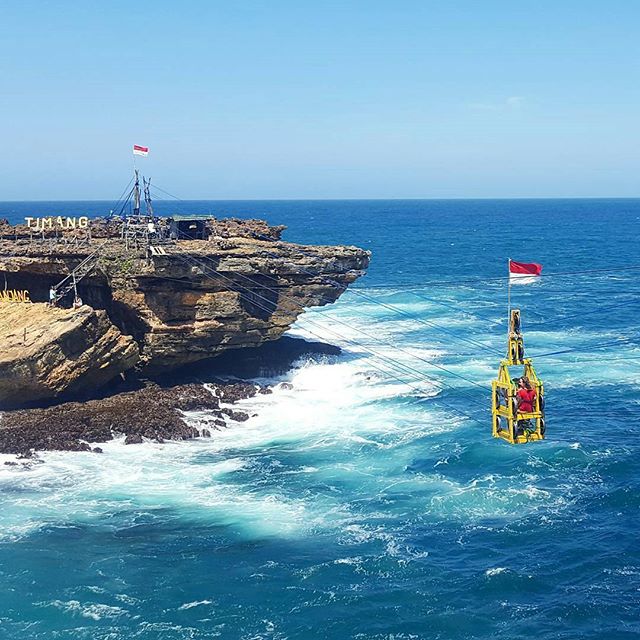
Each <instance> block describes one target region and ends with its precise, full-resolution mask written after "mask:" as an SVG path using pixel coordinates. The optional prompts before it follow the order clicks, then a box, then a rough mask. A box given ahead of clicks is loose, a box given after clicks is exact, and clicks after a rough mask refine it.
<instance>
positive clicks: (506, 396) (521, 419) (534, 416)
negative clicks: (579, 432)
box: [491, 309, 545, 444]
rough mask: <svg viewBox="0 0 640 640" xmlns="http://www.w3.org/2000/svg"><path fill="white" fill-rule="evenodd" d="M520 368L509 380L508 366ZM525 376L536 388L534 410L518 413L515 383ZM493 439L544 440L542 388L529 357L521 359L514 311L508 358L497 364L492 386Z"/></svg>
mask: <svg viewBox="0 0 640 640" xmlns="http://www.w3.org/2000/svg"><path fill="white" fill-rule="evenodd" d="M513 366H522V367H523V372H522V374H521V376H517V377H515V378H512V377H511V374H510V372H509V367H513ZM520 377H527V378H528V379H529V382H530V383H531V388H532V389H535V392H536V394H535V399H534V401H533V411H529V412H526V413H524V412H519V411H518V398H517V393H518V380H519V379H520ZM491 386H492V391H493V393H492V399H491V414H492V418H493V437H494V438H502V439H503V440H506V441H507V442H509V443H511V444H524V443H525V442H533V441H535V440H544V434H545V423H544V386H543V384H542V381H541V380H540V379H539V378H538V376H537V374H536V371H535V369H534V368H533V363H532V362H531V358H525V357H524V340H523V338H522V332H521V330H520V311H519V310H518V309H513V310H512V311H511V316H510V318H509V340H508V346H507V358H506V359H505V360H502V361H501V362H500V368H499V369H498V379H497V380H494V381H493V382H492V383H491Z"/></svg>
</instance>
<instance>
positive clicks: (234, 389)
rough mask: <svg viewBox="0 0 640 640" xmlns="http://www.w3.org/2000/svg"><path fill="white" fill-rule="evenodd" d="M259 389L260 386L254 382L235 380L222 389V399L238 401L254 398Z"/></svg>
mask: <svg viewBox="0 0 640 640" xmlns="http://www.w3.org/2000/svg"><path fill="white" fill-rule="evenodd" d="M257 391H258V387H257V386H256V385H254V384H248V383H246V382H234V383H230V384H227V385H225V386H224V387H222V388H221V389H220V399H221V400H223V401H224V402H238V400H246V399H247V398H253V396H255V395H256V392H257Z"/></svg>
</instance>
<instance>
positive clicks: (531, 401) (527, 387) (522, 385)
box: [516, 376, 536, 433]
mask: <svg viewBox="0 0 640 640" xmlns="http://www.w3.org/2000/svg"><path fill="white" fill-rule="evenodd" d="M535 402H536V390H535V389H534V388H533V387H532V386H531V382H530V381H529V378H527V376H522V378H520V380H518V391H517V393H516V403H517V404H516V413H517V414H521V413H531V412H533V411H534V410H535ZM530 425H531V421H530V420H529V419H524V420H523V419H520V420H518V432H519V433H522V432H523V431H524V429H526V428H528V427H530Z"/></svg>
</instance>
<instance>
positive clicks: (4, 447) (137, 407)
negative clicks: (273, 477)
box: [0, 383, 257, 458]
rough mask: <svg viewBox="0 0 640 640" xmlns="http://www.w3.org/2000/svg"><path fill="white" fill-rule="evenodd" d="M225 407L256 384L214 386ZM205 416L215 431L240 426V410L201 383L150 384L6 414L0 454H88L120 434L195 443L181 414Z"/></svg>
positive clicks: (136, 438)
mask: <svg viewBox="0 0 640 640" xmlns="http://www.w3.org/2000/svg"><path fill="white" fill-rule="evenodd" d="M214 390H215V391H216V392H217V394H218V395H219V396H221V397H224V402H226V403H232V402H235V401H236V400H237V399H244V398H249V397H251V396H253V395H255V394H256V393H257V387H256V385H252V384H247V383H233V384H229V385H224V384H216V386H215V387H214ZM205 410H206V411H209V412H211V413H212V414H213V416H214V419H215V421H214V424H215V425H216V426H226V423H225V422H224V415H228V416H229V417H230V418H231V419H233V420H235V421H238V422H242V421H245V420H247V419H248V417H249V416H248V415H247V414H246V413H245V412H243V411H235V410H233V409H229V408H226V407H225V408H224V409H221V408H220V400H219V399H218V397H216V396H215V395H214V394H213V393H212V392H211V391H210V390H209V389H207V388H206V387H205V386H203V385H202V384H184V385H177V386H173V387H160V386H158V385H152V386H148V387H145V388H143V389H139V390H137V391H129V392H125V393H119V394H116V395H113V396H110V397H107V398H101V399H97V400H88V401H87V402H83V403H81V402H67V403H64V404H60V405H57V406H54V407H47V408H44V409H21V410H17V411H8V412H5V413H3V414H2V416H1V419H0V453H15V454H20V456H19V457H23V458H29V457H31V456H32V455H33V451H34V450H35V451H38V450H43V451H47V450H48V451H91V446H90V445H89V444H88V443H93V442H106V441H108V440H111V439H113V437H114V436H115V435H118V434H125V436H126V439H125V442H126V443H127V444H133V443H139V442H142V441H143V438H148V439H150V440H154V441H156V442H164V441H165V440H186V439H190V438H197V437H198V436H199V435H200V432H199V431H198V429H196V428H194V427H192V426H190V425H188V424H187V423H186V422H185V420H184V414H183V413H182V412H184V411H205Z"/></svg>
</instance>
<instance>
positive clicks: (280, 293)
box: [179, 256, 488, 393]
mask: <svg viewBox="0 0 640 640" xmlns="http://www.w3.org/2000/svg"><path fill="white" fill-rule="evenodd" d="M179 257H180V258H182V259H185V260H187V261H189V262H191V264H193V263H195V264H196V266H200V268H202V267H203V266H204V269H205V270H207V267H206V265H203V264H202V263H201V262H200V261H199V260H196V259H193V258H187V257H186V256H179ZM209 271H211V272H212V273H214V274H215V275H216V276H217V277H220V278H223V279H224V280H227V281H228V282H230V283H231V284H232V285H235V286H238V287H240V288H241V289H245V290H246V288H245V287H243V286H242V285H240V284H239V283H237V282H235V281H234V280H232V279H231V278H228V277H226V276H224V275H222V274H221V273H220V272H219V271H215V270H214V269H212V268H209ZM235 275H237V276H240V277H243V278H245V279H248V278H247V277H246V276H244V275H243V274H240V273H236V274H235ZM264 289H266V290H270V291H271V292H272V293H275V294H276V295H277V296H279V297H280V298H284V299H288V300H291V302H293V303H294V304H295V305H296V306H298V307H299V308H301V309H302V310H303V311H304V310H305V307H304V306H303V305H302V304H300V303H299V302H298V301H296V300H294V299H292V298H290V297H288V296H286V295H285V294H283V293H282V292H279V291H275V290H273V289H269V288H268V287H264ZM252 295H253V296H257V297H259V298H261V299H263V300H265V301H266V302H267V304H269V305H271V308H265V307H264V306H261V305H259V304H257V303H255V301H253V300H251V302H252V304H256V306H258V307H259V308H261V309H262V310H263V311H266V312H267V313H270V314H272V313H273V312H274V310H275V308H274V302H273V301H271V300H269V299H268V298H265V297H264V296H261V295H259V294H257V293H253V294H252ZM307 320H308V321H310V319H307ZM332 320H333V321H334V322H338V323H339V324H343V325H345V326H346V327H348V328H349V329H352V330H354V331H357V332H358V333H361V334H363V335H365V336H367V337H368V338H370V339H373V340H374V341H377V342H380V341H379V340H378V339H377V338H376V337H374V336H372V335H371V334H369V333H367V332H365V331H362V330H361V329H358V328H357V327H353V326H352V325H350V324H349V323H346V322H344V321H341V320H337V319H335V318H333V319H332ZM322 328H323V329H324V330H325V331H329V332H330V333H333V334H335V335H337V336H338V337H340V338H342V339H343V340H346V341H347V342H351V340H350V339H349V338H347V337H346V336H344V335H342V334H340V333H338V332H337V331H335V330H333V329H328V328H327V327H322ZM353 342H354V344H356V345H357V346H359V347H360V348H363V349H365V350H367V351H369V352H370V353H373V354H374V355H376V356H378V357H380V358H385V356H380V355H379V353H378V352H376V351H374V350H372V349H371V348H368V347H365V346H364V345H362V344H361V343H358V342H355V341H353ZM386 344H387V345H388V346H390V347H391V348H392V349H395V350H396V351H400V352H402V353H405V354H407V355H409V356H410V357H412V358H416V359H418V360H421V361H422V362H425V363H426V364H427V365H429V366H432V367H435V368H437V369H440V370H442V371H445V372H447V373H449V374H450V375H452V376H455V377H457V378H461V379H462V380H465V381H466V382H469V383H471V384H473V385H475V386H477V387H480V388H481V389H483V391H486V390H487V389H488V388H487V387H484V386H483V385H480V384H479V383H477V382H475V380H471V379H470V378H467V377H465V376H462V375H461V374H458V373H455V372H454V371H451V370H450V369H447V368H446V367H443V366H441V365H438V364H435V363H433V362H430V361H429V360H426V359H424V358H421V357H419V356H416V355H415V354H413V353H411V352H409V351H406V350H404V349H402V348H400V347H398V346H397V345H393V344H391V343H386ZM387 359H388V360H391V359H389V358H387ZM391 361H392V362H394V363H395V364H396V365H398V366H400V367H402V368H403V369H404V370H405V371H410V372H411V373H413V374H417V375H418V376H420V377H422V378H425V379H426V380H428V382H429V383H430V384H440V385H442V386H450V385H447V384H446V383H444V382H442V381H433V380H430V379H428V378H426V377H425V376H424V374H423V373H422V372H420V371H419V370H417V369H415V368H413V367H411V366H409V365H406V364H404V363H401V362H398V361H397V360H391ZM451 388H452V389H455V390H456V393H460V390H459V389H456V388H455V387H451Z"/></svg>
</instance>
